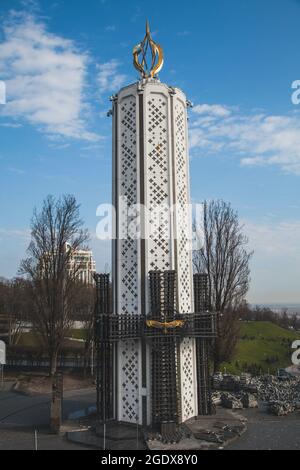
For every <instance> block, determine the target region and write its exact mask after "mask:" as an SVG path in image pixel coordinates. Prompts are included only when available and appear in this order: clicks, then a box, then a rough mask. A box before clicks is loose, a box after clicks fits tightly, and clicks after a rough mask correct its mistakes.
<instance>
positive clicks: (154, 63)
mask: <svg viewBox="0 0 300 470" xmlns="http://www.w3.org/2000/svg"><path fill="white" fill-rule="evenodd" d="M149 49H150V52H151V66H149V65H148V63H147V53H148V52H149ZM140 56H141V59H142V60H140ZM133 64H134V66H135V68H136V69H137V70H138V71H139V72H140V74H141V75H142V77H143V78H154V77H155V76H156V75H157V74H158V73H159V72H160V71H161V69H162V68H163V65H164V53H163V50H162V48H161V46H160V45H159V44H157V43H156V42H154V41H153V39H152V37H151V32H150V26H149V22H148V20H147V23H146V36H145V38H144V40H143V41H142V42H141V43H140V44H138V45H137V46H136V47H135V48H134V49H133Z"/></svg>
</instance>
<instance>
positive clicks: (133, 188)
mask: <svg viewBox="0 0 300 470" xmlns="http://www.w3.org/2000/svg"><path fill="white" fill-rule="evenodd" d="M120 121H121V122H120V140H121V148H120V170H119V171H120V174H119V177H120V183H119V194H120V196H121V197H123V198H126V199H127V204H128V208H130V207H131V206H134V205H135V204H137V202H138V200H137V151H136V148H137V133H136V121H137V116H136V99H135V97H133V96H129V97H127V98H126V99H124V100H123V101H122V103H121V105H120ZM120 211H121V212H120V220H119V224H120V226H119V229H120V234H121V240H120V243H119V250H120V252H119V253H118V256H119V260H120V261H119V263H120V264H119V273H120V292H119V295H118V299H119V305H118V313H126V314H127V313H130V314H134V313H137V312H138V263H137V259H138V246H137V240H136V239H135V236H136V234H135V231H134V230H132V233H130V232H129V233H128V222H129V226H130V220H129V221H128V218H127V215H128V214H127V210H126V206H125V205H122V206H120ZM131 226H132V224H131Z"/></svg>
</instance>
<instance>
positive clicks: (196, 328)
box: [95, 271, 217, 432]
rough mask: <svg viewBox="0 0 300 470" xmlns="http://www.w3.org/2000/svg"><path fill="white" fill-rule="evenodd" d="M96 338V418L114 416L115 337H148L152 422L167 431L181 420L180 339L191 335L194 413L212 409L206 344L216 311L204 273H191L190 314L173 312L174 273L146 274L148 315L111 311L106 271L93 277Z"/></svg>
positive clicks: (214, 331)
mask: <svg viewBox="0 0 300 470" xmlns="http://www.w3.org/2000/svg"><path fill="white" fill-rule="evenodd" d="M95 282H96V292H97V299H96V308H95V342H96V351H97V411H98V417H99V420H101V421H103V422H106V421H107V420H111V419H113V418H114V393H115V391H114V390H115V384H114V374H113V370H114V351H115V345H116V344H117V343H118V342H119V341H126V340H141V339H142V338H143V341H148V342H149V344H150V350H151V378H152V386H151V394H152V396H151V405H152V424H153V425H161V426H162V427H163V429H165V430H167V431H166V432H169V431H172V429H174V426H176V425H177V424H178V423H179V422H180V418H181V387H180V354H179V351H180V343H181V341H182V340H183V339H184V338H195V339H196V359H197V384H198V410H199V415H208V414H211V412H212V406H211V390H210V377H209V347H210V343H211V341H212V340H213V339H214V338H215V337H216V336H217V315H216V314H213V313H210V312H209V307H210V305H209V304H210V302H209V295H208V283H207V276H203V275H195V277H194V294H195V313H190V314H181V313H179V312H178V311H177V310H176V301H175V298H176V272H175V271H166V272H161V271H152V272H150V273H149V287H150V289H149V294H150V305H151V308H150V312H149V315H147V316H144V315H138V314H134V315H129V314H125V315H124V314H120V315H118V314H117V313H115V314H112V313H111V306H110V292H109V289H110V287H109V275H106V274H102V275H101V274H100V275H95Z"/></svg>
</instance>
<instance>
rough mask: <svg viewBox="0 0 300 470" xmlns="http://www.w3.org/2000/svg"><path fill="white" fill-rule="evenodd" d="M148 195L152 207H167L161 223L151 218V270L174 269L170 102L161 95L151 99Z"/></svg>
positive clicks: (148, 138)
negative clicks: (170, 186) (171, 230)
mask: <svg viewBox="0 0 300 470" xmlns="http://www.w3.org/2000/svg"><path fill="white" fill-rule="evenodd" d="M146 145H147V195H148V201H147V204H148V209H149V210H150V211H154V210H156V209H158V208H160V209H163V210H164V214H163V215H162V217H161V218H160V223H158V224H157V223H155V219H153V218H152V219H150V220H149V226H150V227H151V233H150V235H149V253H148V255H149V265H148V269H149V271H151V270H156V269H159V270H169V269H171V247H170V234H169V230H170V218H169V163H168V160H169V151H168V103H167V98H166V97H164V96H163V95H161V94H153V95H151V96H150V97H149V99H148V102H147V142H146Z"/></svg>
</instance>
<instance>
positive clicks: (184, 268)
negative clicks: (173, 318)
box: [175, 101, 192, 313]
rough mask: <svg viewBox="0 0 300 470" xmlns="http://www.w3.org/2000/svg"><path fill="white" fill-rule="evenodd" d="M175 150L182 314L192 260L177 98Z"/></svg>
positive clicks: (188, 299)
mask: <svg viewBox="0 0 300 470" xmlns="http://www.w3.org/2000/svg"><path fill="white" fill-rule="evenodd" d="M175 149H176V158H175V160H176V172H175V174H176V184H175V187H176V204H177V205H178V210H177V238H178V242H177V243H178V244H177V246H178V253H177V256H178V288H179V292H180V296H179V310H180V312H181V313H190V312H192V266H191V263H192V259H191V251H190V249H189V239H188V232H187V228H188V227H189V224H191V220H190V215H189V213H188V204H189V202H190V201H189V193H188V172H187V168H188V162H187V158H188V152H187V138H186V109H185V107H184V105H183V104H182V103H181V102H180V101H177V102H176V104H175Z"/></svg>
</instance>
